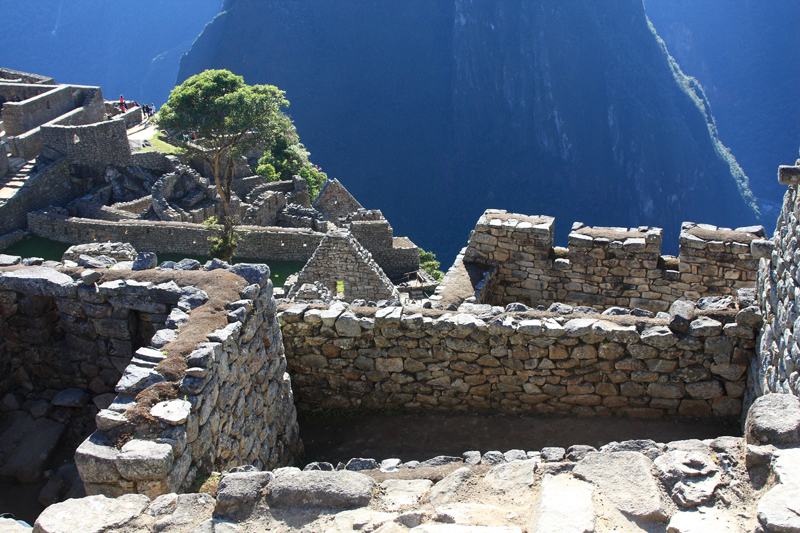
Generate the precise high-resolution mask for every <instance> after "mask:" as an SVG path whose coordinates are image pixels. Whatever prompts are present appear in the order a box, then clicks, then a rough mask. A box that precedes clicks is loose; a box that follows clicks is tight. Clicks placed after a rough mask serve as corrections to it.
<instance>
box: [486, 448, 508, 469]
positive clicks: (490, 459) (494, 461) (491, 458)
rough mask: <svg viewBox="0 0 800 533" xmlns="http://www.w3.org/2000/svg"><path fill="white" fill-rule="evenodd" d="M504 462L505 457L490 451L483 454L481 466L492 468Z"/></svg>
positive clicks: (500, 453)
mask: <svg viewBox="0 0 800 533" xmlns="http://www.w3.org/2000/svg"><path fill="white" fill-rule="evenodd" d="M505 462H506V456H505V454H504V453H503V452H498V451H490V452H486V453H485V454H483V457H482V458H481V464H484V465H489V466H494V465H499V464H501V463H505Z"/></svg>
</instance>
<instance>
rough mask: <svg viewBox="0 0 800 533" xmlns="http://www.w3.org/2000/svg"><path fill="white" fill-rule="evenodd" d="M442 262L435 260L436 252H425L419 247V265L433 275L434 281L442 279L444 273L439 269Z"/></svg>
mask: <svg viewBox="0 0 800 533" xmlns="http://www.w3.org/2000/svg"><path fill="white" fill-rule="evenodd" d="M440 266H442V263H440V262H439V261H437V260H436V254H434V253H433V252H426V251H425V250H423V249H422V248H420V249H419V267H420V268H421V269H422V270H424V271H425V272H427V273H428V274H430V275H431V276H433V278H434V279H435V280H436V281H442V279H443V278H444V273H443V272H442V271H441V270H439V267H440Z"/></svg>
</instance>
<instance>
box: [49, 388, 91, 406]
mask: <svg viewBox="0 0 800 533" xmlns="http://www.w3.org/2000/svg"><path fill="white" fill-rule="evenodd" d="M51 403H52V404H53V405H57V406H61V407H83V406H84V405H86V404H87V403H89V395H88V394H86V393H85V392H84V391H82V390H81V389H79V388H77V387H70V388H69V389H64V390H62V391H59V392H57V393H56V395H55V396H53V400H52V401H51Z"/></svg>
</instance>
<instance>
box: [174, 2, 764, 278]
mask: <svg viewBox="0 0 800 533" xmlns="http://www.w3.org/2000/svg"><path fill="white" fill-rule="evenodd" d="M223 9H224V10H225V11H224V12H223V13H222V14H220V15H219V16H218V17H217V18H216V19H215V20H214V21H213V23H211V24H210V25H208V26H207V27H206V29H205V31H204V32H203V34H202V35H201V36H200V37H199V38H198V40H197V41H196V42H195V44H194V45H193V47H192V50H191V51H190V52H189V53H188V54H187V55H186V56H184V58H183V59H182V61H181V70H180V73H179V77H178V82H181V81H183V80H184V79H186V78H187V77H189V76H190V75H192V74H195V73H197V72H200V71H202V70H204V69H206V68H227V69H230V70H232V71H233V72H236V73H238V74H241V75H243V76H244V77H245V80H246V81H247V82H248V83H271V84H274V85H277V86H279V87H280V88H281V89H284V90H286V91H287V95H288V98H289V100H291V101H292V107H291V108H290V110H291V112H292V115H293V118H294V120H295V122H296V124H297V127H298V130H299V133H300V135H301V138H302V139H303V141H304V143H305V144H306V145H307V146H308V148H309V149H310V150H311V152H312V159H313V161H314V162H315V163H317V164H319V165H321V166H322V167H323V169H324V170H325V171H327V172H328V174H329V175H331V176H334V177H337V178H339V179H341V180H342V181H343V183H344V184H345V185H346V186H347V187H348V188H349V189H350V190H351V192H352V193H353V194H354V195H355V196H356V197H357V198H358V199H359V200H360V201H361V203H362V204H363V205H365V206H366V207H368V208H380V209H382V210H383V211H384V214H386V216H387V217H388V218H389V220H391V221H392V224H393V226H394V228H395V233H396V234H398V235H400V234H402V235H408V236H410V237H411V238H412V239H413V240H415V241H416V242H417V243H418V244H420V245H421V246H423V247H424V248H432V249H433V250H434V251H436V252H437V253H438V254H440V256H441V257H442V259H444V263H445V264H447V263H448V262H449V261H450V260H452V258H453V256H454V255H455V253H456V252H457V251H458V249H460V248H461V247H462V246H464V245H465V243H466V240H467V237H468V234H469V231H470V229H471V228H472V226H473V225H474V224H475V221H476V220H477V218H478V217H479V215H480V214H481V213H482V212H483V210H485V209H486V208H501V209H508V210H510V211H516V212H521V213H527V214H546V215H554V216H557V233H558V236H557V240H559V241H560V242H561V243H564V241H565V239H564V236H565V235H566V232H567V231H568V230H569V227H570V226H571V224H572V222H573V221H582V222H584V223H587V224H592V225H623V226H638V225H644V224H648V225H655V226H661V227H664V228H665V230H666V231H665V247H664V248H665V252H666V251H673V252H674V251H677V233H678V229H679V226H680V223H681V222H682V221H684V220H692V221H697V222H710V223H715V224H718V225H728V226H736V225H744V224H747V223H751V222H753V221H754V220H755V218H756V214H755V212H754V210H753V207H752V205H751V203H752V197H751V196H750V193H749V190H748V189H747V185H746V178H745V177H744V175H743V173H742V172H741V170H740V169H739V168H738V166H737V165H736V163H735V161H733V159H732V158H731V157H730V156H729V154H728V153H727V151H726V150H725V148H724V147H723V146H722V145H721V144H720V143H719V141H718V140H717V139H716V137H715V134H714V128H713V126H712V125H711V124H710V123H711V121H712V120H713V119H712V118H711V116H710V111H709V109H708V106H707V102H706V101H705V97H704V95H703V93H702V90H701V89H700V88H699V87H698V86H696V84H694V83H693V82H692V80H690V79H688V78H686V77H685V76H683V74H682V73H681V72H680V70H679V69H678V68H677V66H676V65H675V64H674V62H672V60H671V58H670V57H669V55H668V53H667V52H666V48H665V47H664V46H663V43H661V41H660V40H659V39H658V38H657V36H656V35H655V34H654V32H653V31H652V29H651V27H650V26H649V25H648V21H647V18H646V17H645V14H644V8H643V6H642V4H641V0H638V1H637V0H604V1H603V2H588V1H577V0H571V1H568V2H564V1H563V0H533V1H531V0H496V1H491V2H490V1H475V0H439V1H435V2H431V1H422V0H404V1H402V2H401V1H399V0H383V1H378V2H376V1H375V0H352V1H350V2H345V3H332V2H328V1H325V0H289V1H287V0H281V1H277V0H261V1H256V0H228V1H226V3H225V5H224V6H223Z"/></svg>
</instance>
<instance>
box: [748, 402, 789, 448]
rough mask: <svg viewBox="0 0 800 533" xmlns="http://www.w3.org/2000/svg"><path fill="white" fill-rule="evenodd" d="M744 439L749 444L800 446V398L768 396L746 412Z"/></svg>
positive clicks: (754, 403)
mask: <svg viewBox="0 0 800 533" xmlns="http://www.w3.org/2000/svg"><path fill="white" fill-rule="evenodd" d="M744 434H745V438H746V439H747V442H748V443H750V444H775V445H776V446H781V445H792V444H800V398H797V397H796V396H792V395H791V394H767V395H765V396H761V397H760V398H758V399H757V400H756V401H755V402H753V405H752V407H750V411H748V412H747V421H746V423H745V433H744Z"/></svg>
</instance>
